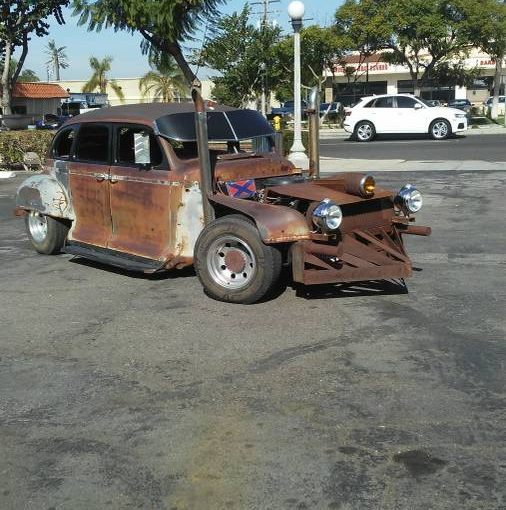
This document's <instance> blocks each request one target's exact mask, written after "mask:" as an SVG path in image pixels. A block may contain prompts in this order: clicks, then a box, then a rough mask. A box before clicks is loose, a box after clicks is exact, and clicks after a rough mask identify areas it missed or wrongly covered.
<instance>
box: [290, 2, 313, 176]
mask: <svg viewBox="0 0 506 510" xmlns="http://www.w3.org/2000/svg"><path fill="white" fill-rule="evenodd" d="M304 12H305V7H304V4H303V3H302V2H300V1H299V0H295V1H293V2H291V3H290V5H289V6H288V15H289V16H290V18H291V20H292V27H293V32H294V34H293V53H294V85H293V101H294V105H293V106H294V126H293V145H292V148H291V149H290V154H289V155H288V159H289V160H290V161H291V162H292V163H293V164H294V165H295V166H296V167H297V168H301V169H302V170H307V169H308V168H309V159H308V157H307V155H306V149H305V147H304V144H303V143H302V112H301V93H300V89H301V85H300V80H301V72H300V30H301V28H302V18H303V17H304Z"/></svg>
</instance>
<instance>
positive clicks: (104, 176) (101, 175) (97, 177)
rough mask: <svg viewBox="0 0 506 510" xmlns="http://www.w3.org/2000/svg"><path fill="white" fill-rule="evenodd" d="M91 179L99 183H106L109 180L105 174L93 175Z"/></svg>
mask: <svg viewBox="0 0 506 510" xmlns="http://www.w3.org/2000/svg"><path fill="white" fill-rule="evenodd" d="M93 177H95V179H96V180H97V181H99V182H102V181H106V180H107V179H108V178H109V176H108V175H107V174H93Z"/></svg>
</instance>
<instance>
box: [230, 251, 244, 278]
mask: <svg viewBox="0 0 506 510" xmlns="http://www.w3.org/2000/svg"><path fill="white" fill-rule="evenodd" d="M225 265H226V266H227V268H228V269H229V270H230V271H231V272H232V273H242V272H243V271H244V269H245V267H246V260H245V257H244V255H243V254H242V253H241V252H240V251H239V250H233V249H232V250H230V251H228V252H227V253H226V255H225Z"/></svg>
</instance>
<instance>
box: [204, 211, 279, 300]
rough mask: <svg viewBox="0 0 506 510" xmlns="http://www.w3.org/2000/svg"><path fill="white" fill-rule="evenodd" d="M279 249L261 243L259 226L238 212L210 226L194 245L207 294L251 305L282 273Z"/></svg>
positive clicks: (219, 298)
mask: <svg viewBox="0 0 506 510" xmlns="http://www.w3.org/2000/svg"><path fill="white" fill-rule="evenodd" d="M281 265H282V257H281V253H280V251H279V250H277V249H276V248H274V247H272V246H268V245H266V244H264V243H263V242H262V240H261V239H260V235H259V233H258V230H257V228H256V226H255V225H254V224H253V223H252V222H250V221H249V220H248V219H247V218H245V217H243V216H239V215H231V216H225V217H223V218H219V219H217V220H215V221H213V222H211V223H210V224H209V225H207V226H206V227H205V228H204V230H203V231H202V232H201V234H200V236H199V238H198V239H197V243H196V245H195V253H194V266H195V271H196V273H197V276H198V278H199V280H200V283H201V284H202V286H203V287H204V290H205V292H206V294H207V295H209V296H210V297H212V298H213V299H217V300H218V301H227V302H229V303H241V304H251V303H255V302H257V301H259V300H260V299H262V298H263V297H264V296H266V295H267V294H268V293H269V292H270V291H271V290H272V289H273V288H274V286H275V285H276V283H277V282H278V280H279V275H280V272H281Z"/></svg>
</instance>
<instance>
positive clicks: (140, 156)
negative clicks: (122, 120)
mask: <svg viewBox="0 0 506 510" xmlns="http://www.w3.org/2000/svg"><path fill="white" fill-rule="evenodd" d="M115 161H116V163H117V164H118V165H127V166H138V165H150V166H152V167H157V166H160V165H161V164H162V162H163V153H162V149H161V148H160V144H159V143H158V140H157V139H156V136H155V135H154V134H153V133H151V132H150V131H149V130H148V129H146V128H142V127H138V126H121V127H119V128H118V130H117V145H116V157H115Z"/></svg>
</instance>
